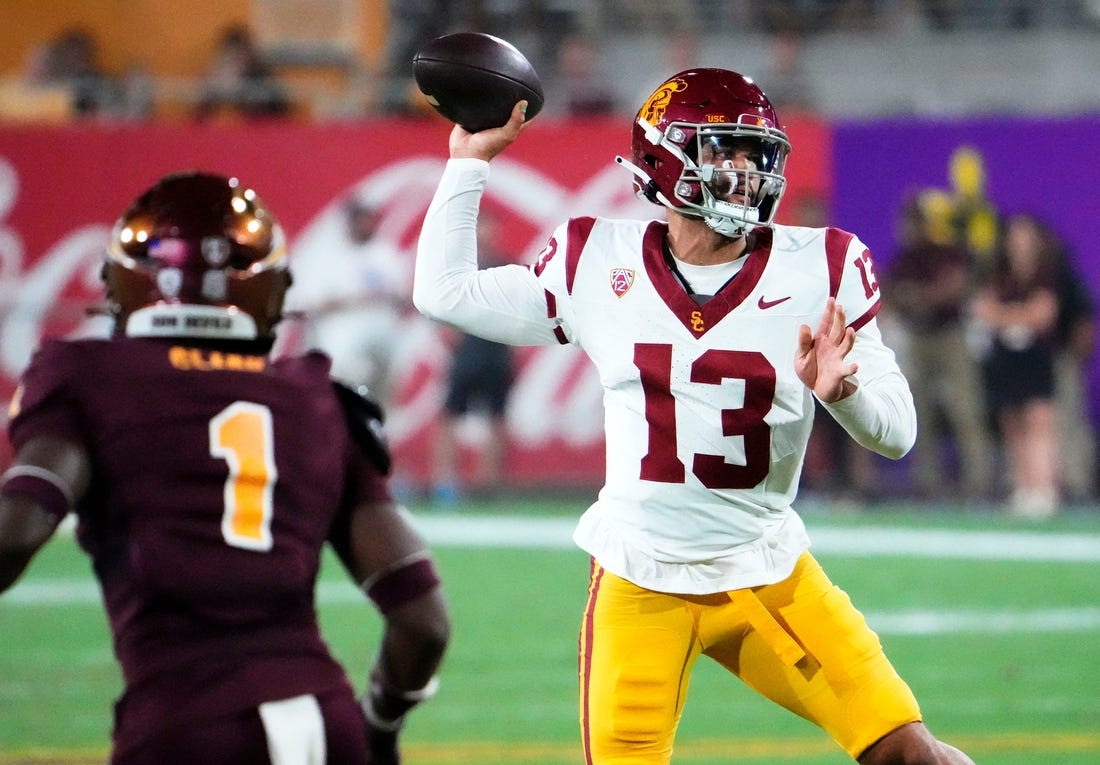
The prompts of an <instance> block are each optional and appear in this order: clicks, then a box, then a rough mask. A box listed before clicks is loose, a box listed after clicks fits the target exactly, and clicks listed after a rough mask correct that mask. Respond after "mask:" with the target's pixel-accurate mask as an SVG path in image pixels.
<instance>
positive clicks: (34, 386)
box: [8, 340, 81, 450]
mask: <svg viewBox="0 0 1100 765" xmlns="http://www.w3.org/2000/svg"><path fill="white" fill-rule="evenodd" d="M72 351H73V347H72V346H71V345H69V344H67V343H66V342H64V341H59V340H47V341H46V342H44V343H43V345H42V347H41V348H39V349H38V350H37V351H36V352H35V354H34V356H33V357H32V358H31V362H30V364H29V365H28V367H27V369H26V370H25V371H24V373H23V376H22V377H21V379H20V381H19V388H18V390H17V391H16V394H15V398H14V400H13V410H14V411H13V415H12V418H11V421H10V422H9V423H8V436H9V438H10V439H11V444H12V446H13V447H14V448H15V449H16V450H18V449H19V447H21V446H22V445H23V444H25V443H26V442H27V441H29V440H30V439H31V438H33V437H34V436H39V435H53V436H63V437H69V438H72V439H74V440H80V436H81V427H80V415H79V411H78V409H77V406H76V403H75V401H74V399H73V396H72V389H71V387H70V385H69V373H70V370H71V369H72V368H73V366H74V363H73V360H72V355H73V353H72Z"/></svg>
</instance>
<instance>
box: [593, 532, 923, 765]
mask: <svg viewBox="0 0 1100 765" xmlns="http://www.w3.org/2000/svg"><path fill="white" fill-rule="evenodd" d="M579 645H580V667H579V671H580V696H581V698H580V702H581V704H580V722H581V734H582V739H583V744H584V752H585V758H586V759H585V762H586V763H589V764H590V765H592V764H596V765H612V764H613V765H640V764H641V763H646V764H647V765H649V764H651V763H667V762H669V761H670V758H671V756H672V743H673V737H674V736H675V733H676V726H677V724H678V723H679V721H680V715H681V713H682V712H683V708H684V701H685V695H686V692H687V687H688V679H689V676H690V674H691V668H692V666H693V665H694V664H695V660H696V659H697V658H699V655H700V654H704V655H706V656H709V657H710V658H712V659H714V660H715V661H717V662H718V663H719V664H721V665H722V666H723V667H725V668H726V669H728V670H729V671H730V672H732V673H733V674H735V675H737V676H738V677H739V678H741V679H742V680H743V681H744V682H745V683H747V684H748V685H749V686H750V687H751V688H754V689H755V690H756V691H757V692H758V693H760V694H761V695H763V696H765V697H766V698H769V699H771V700H772V701H774V702H775V703H777V704H779V705H781V706H783V707H785V708H787V709H789V710H790V711H792V712H794V713H795V714H798V715H800V716H802V717H804V718H806V719H807V720H809V721H811V722H813V723H815V724H816V725H818V726H820V727H821V728H823V729H824V730H825V731H826V732H827V733H828V734H829V735H830V736H832V738H833V739H834V740H835V741H836V742H837V743H838V744H839V745H840V746H841V747H843V748H844V749H845V750H846V751H847V752H848V753H849V754H850V755H851V756H852V758H853V759H855V758H856V757H858V755H859V754H861V753H862V752H863V751H864V750H865V749H867V747H869V746H870V745H871V744H873V743H874V742H875V741H877V740H878V739H879V738H881V737H882V736H884V735H886V734H887V733H889V732H890V731H891V730H893V729H894V728H897V727H898V726H900V725H903V724H905V723H909V722H914V721H917V720H920V719H921V716H920V709H919V708H918V706H917V701H916V699H915V698H914V696H913V694H912V692H911V691H910V690H909V687H908V686H907V685H906V684H905V682H904V681H903V680H902V679H901V678H900V677H899V676H898V674H897V672H895V671H894V668H893V666H891V664H890V662H889V660H888V659H887V658H886V655H885V654H884V653H883V650H882V646H881V644H880V643H879V639H878V636H877V635H875V633H874V632H873V631H872V630H871V629H870V628H869V627H868V626H867V623H866V621H865V620H864V618H863V615H862V614H861V613H860V612H859V611H857V610H856V609H855V607H854V606H853V605H852V603H851V600H849V598H848V596H847V595H846V594H845V593H844V592H843V591H842V590H841V589H840V588H839V587H836V586H835V585H834V584H833V583H832V582H830V581H829V579H828V577H827V576H826V575H825V572H824V571H823V570H822V569H821V566H820V565H819V564H818V563H817V561H816V560H815V559H814V557H813V556H812V555H810V554H809V553H808V552H807V553H804V554H803V555H802V557H801V558H800V559H799V561H798V564H797V565H796V567H795V570H794V572H793V573H792V574H791V576H790V577H788V578H787V579H785V580H783V581H782V582H778V583H776V584H772V585H765V586H762V587H754V588H751V589H744V590H733V591H730V592H723V593H716V594H713V595H674V594H668V593H662V592H654V591H651V590H646V589H643V588H641V587H638V586H637V585H634V584H632V583H630V582H628V581H626V580H625V579H622V578H620V577H618V576H616V575H614V574H612V573H611V572H609V571H607V570H605V569H604V568H602V567H601V566H600V565H599V564H598V563H597V562H593V564H592V575H591V578H590V580H589V589H588V602H587V605H586V607H585V612H584V623H583V625H582V627H581V634H580V644H579ZM730 724H731V727H732V726H735V725H736V721H735V720H731V721H730ZM736 754H737V753H736V751H733V750H732V749H731V751H730V760H731V761H733V760H734V759H735V758H736Z"/></svg>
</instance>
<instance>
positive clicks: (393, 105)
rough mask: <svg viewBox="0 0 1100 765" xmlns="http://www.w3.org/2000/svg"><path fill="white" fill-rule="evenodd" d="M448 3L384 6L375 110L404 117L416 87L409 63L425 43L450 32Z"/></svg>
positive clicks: (404, 0) (412, 1)
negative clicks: (385, 23) (386, 20)
mask: <svg viewBox="0 0 1100 765" xmlns="http://www.w3.org/2000/svg"><path fill="white" fill-rule="evenodd" d="M458 5H464V4H463V3H452V2H449V0H400V2H388V3H386V10H387V15H388V16H389V24H390V25H389V31H388V33H387V34H386V49H385V51H384V52H383V61H382V72H381V73H380V76H381V79H382V88H381V92H380V94H379V103H378V109H379V111H381V112H382V113H384V114H407V113H410V112H415V111H417V110H416V108H415V107H414V104H415V103H418V102H417V101H416V100H415V94H416V92H417V91H416V85H415V84H414V83H413V79H412V60H413V56H415V55H416V52H417V51H418V50H420V49H421V48H422V47H423V46H424V44H425V43H427V42H429V41H431V40H434V39H435V38H437V37H439V36H441V35H445V34H447V33H448V32H452V31H458V30H457V29H453V28H452V25H453V23H454V18H455V16H456V8H455V7H454V6H458Z"/></svg>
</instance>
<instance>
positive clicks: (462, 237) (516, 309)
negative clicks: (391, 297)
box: [413, 159, 562, 345]
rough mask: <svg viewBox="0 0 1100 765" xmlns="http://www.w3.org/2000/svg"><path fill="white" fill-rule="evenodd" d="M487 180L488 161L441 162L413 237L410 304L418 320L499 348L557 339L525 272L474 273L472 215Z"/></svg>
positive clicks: (516, 268) (544, 302) (540, 292)
mask: <svg viewBox="0 0 1100 765" xmlns="http://www.w3.org/2000/svg"><path fill="white" fill-rule="evenodd" d="M488 177H489V163H488V162H483V161H481V160H477V159H452V160H450V161H448V162H447V166H446V168H445V169H444V171H443V177H442V178H441V179H440V181H439V186H438V187H437V188H436V192H435V196H434V197H433V198H432V203H431V206H430V207H429V208H428V212H427V215H426V216H425V218H424V225H423V227H422V229H421V232H420V240H419V242H418V245H417V252H416V267H415V271H414V275H413V303H414V305H415V306H416V308H417V310H419V311H420V312H421V313H423V314H425V315H426V316H429V317H431V318H433V319H436V320H439V321H442V322H445V323H447V324H450V325H452V326H455V327H458V328H459V329H461V330H462V331H464V332H467V333H469V334H473V335H478V336H480V337H484V338H486V339H488V340H494V341H496V342H499V343H508V344H510V345H547V344H551V343H558V342H561V340H562V338H561V335H560V330H559V331H558V334H555V329H556V328H557V327H558V325H559V324H560V323H561V320H560V318H559V319H555V318H553V312H552V311H550V310H549V309H548V300H549V298H548V296H547V293H546V290H545V289H544V288H543V286H542V285H541V284H540V283H539V280H538V278H537V277H536V276H535V275H534V273H533V272H532V270H531V269H530V268H529V267H527V266H521V265H504V266H495V267H493V268H485V269H480V270H479V269H478V262H477V213H478V205H479V203H480V201H481V194H482V192H483V190H484V188H485V183H486V181H487V180H488ZM549 302H552V300H549Z"/></svg>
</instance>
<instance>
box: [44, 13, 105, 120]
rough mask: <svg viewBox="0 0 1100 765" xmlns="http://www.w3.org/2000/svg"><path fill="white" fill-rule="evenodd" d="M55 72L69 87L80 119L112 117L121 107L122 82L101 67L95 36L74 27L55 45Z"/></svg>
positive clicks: (73, 105) (74, 110) (73, 104)
mask: <svg viewBox="0 0 1100 765" xmlns="http://www.w3.org/2000/svg"><path fill="white" fill-rule="evenodd" d="M53 48H54V51H53V55H54V56H55V59H56V60H55V63H54V67H55V69H54V73H55V77H56V78H57V80H58V81H59V82H61V83H63V84H65V85H66V86H67V87H68V88H69V92H70V96H71V98H72V108H73V113H74V114H75V115H76V116H78V117H91V116H112V115H113V114H114V112H115V110H116V109H117V108H118V106H119V102H120V100H121V93H120V91H119V83H118V80H117V79H116V78H115V77H113V76H112V75H110V74H108V73H107V72H106V71H105V70H104V69H103V68H102V67H101V66H100V64H99V46H98V44H97V43H96V40H95V38H94V37H93V36H92V33H91V32H89V31H88V30H86V29H82V28H79V27H78V28H74V29H70V30H68V31H66V32H64V33H63V34H62V35H61V36H60V37H59V38H58V39H57V40H56V41H55V42H54V43H53Z"/></svg>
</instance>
